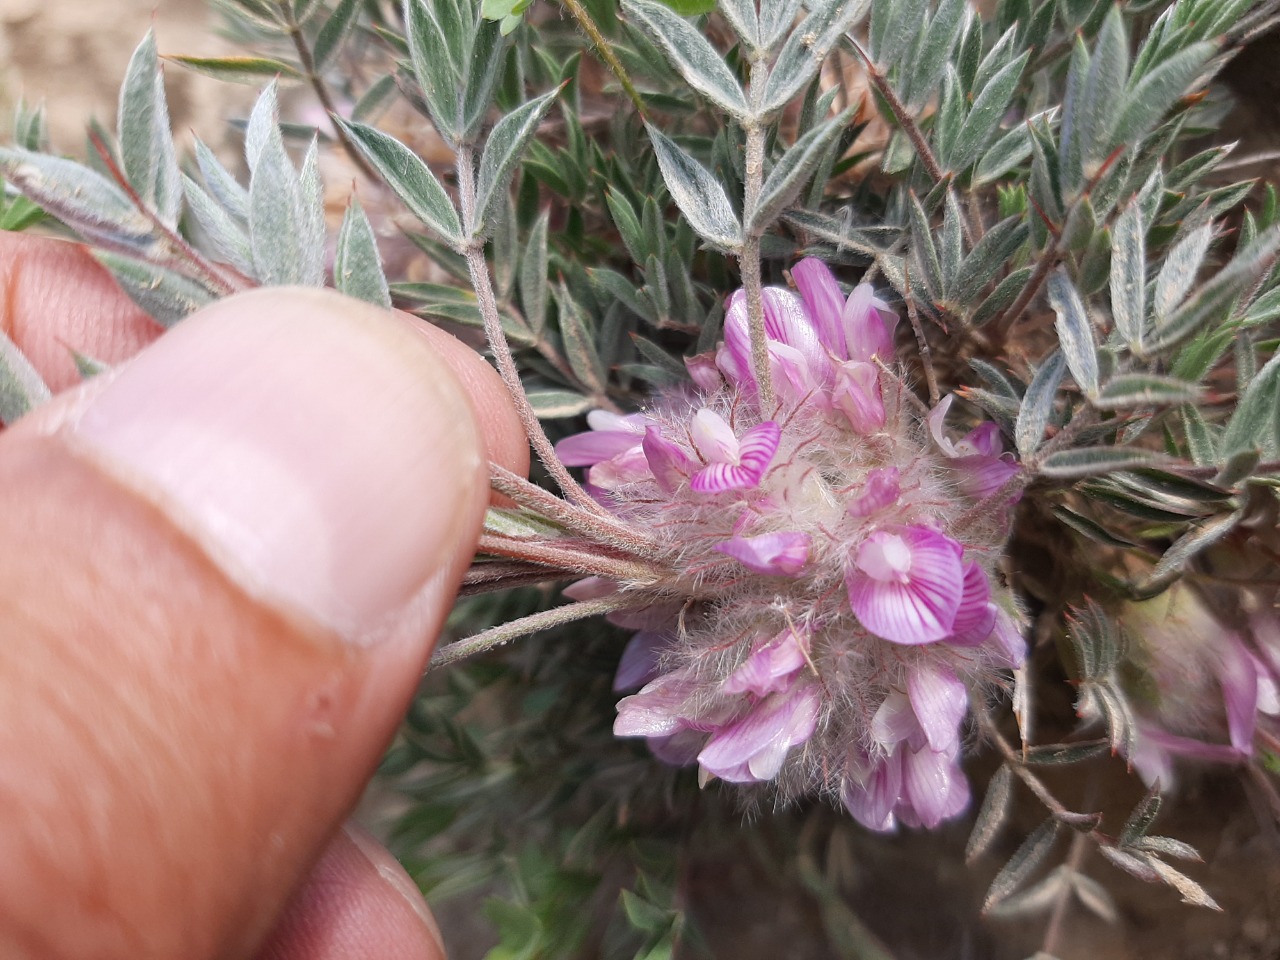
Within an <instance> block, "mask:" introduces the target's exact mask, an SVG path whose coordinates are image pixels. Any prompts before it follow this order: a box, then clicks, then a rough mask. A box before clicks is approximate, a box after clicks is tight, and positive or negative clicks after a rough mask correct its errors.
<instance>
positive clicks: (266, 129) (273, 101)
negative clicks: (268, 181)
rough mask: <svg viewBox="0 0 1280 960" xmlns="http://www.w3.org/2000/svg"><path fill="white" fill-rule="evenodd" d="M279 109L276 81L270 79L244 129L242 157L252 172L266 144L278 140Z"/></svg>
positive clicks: (255, 103) (279, 139) (280, 139)
mask: <svg viewBox="0 0 1280 960" xmlns="http://www.w3.org/2000/svg"><path fill="white" fill-rule="evenodd" d="M279 118H280V109H279V102H278V98H277V96H276V82H275V81H274V80H272V81H271V82H270V83H268V84H267V85H266V86H265V87H263V89H262V93H260V94H259V95H258V99H257V100H256V101H255V102H254V104H253V110H252V111H250V113H249V122H248V124H247V125H246V126H245V131H244V158H245V161H246V162H247V163H248V164H249V172H250V173H252V172H253V171H254V170H256V169H257V167H258V158H259V157H260V156H261V155H262V151H263V149H265V148H266V146H267V144H269V143H275V142H280V143H281V144H282V145H283V142H284V141H283V138H282V137H281V136H280V123H279Z"/></svg>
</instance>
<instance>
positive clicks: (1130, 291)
mask: <svg viewBox="0 0 1280 960" xmlns="http://www.w3.org/2000/svg"><path fill="white" fill-rule="evenodd" d="M1146 233H1147V230H1146V225H1145V224H1144V223H1143V220H1142V207H1141V205H1140V204H1139V203H1138V202H1137V200H1136V198H1135V199H1134V200H1132V201H1130V203H1129V205H1128V206H1126V207H1125V208H1124V211H1123V212H1122V213H1121V214H1120V216H1119V217H1118V218H1116V224H1115V229H1114V231H1113V232H1112V234H1111V316H1112V318H1113V319H1114V320H1115V322H1116V331H1117V332H1118V333H1119V334H1120V337H1121V339H1123V340H1124V342H1125V343H1126V344H1127V345H1128V346H1129V349H1131V350H1132V351H1133V352H1134V353H1138V354H1141V352H1142V340H1143V333H1144V329H1145V327H1146V316H1147V305H1146V293H1147V283H1146V267H1147V241H1146Z"/></svg>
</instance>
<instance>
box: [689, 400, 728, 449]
mask: <svg viewBox="0 0 1280 960" xmlns="http://www.w3.org/2000/svg"><path fill="white" fill-rule="evenodd" d="M689 436H690V438H691V439H692V440H693V445H694V447H696V448H697V450H698V453H700V454H702V456H703V458H704V459H706V460H708V461H710V462H711V463H737V462H738V457H739V444H738V438H737V437H736V436H735V435H734V432H733V427H731V426H729V423H728V421H726V420H725V418H724V417H722V416H720V414H718V413H716V412H715V411H714V410H712V409H710V408H709V407H703V408H702V409H700V410H699V411H698V412H697V413H695V414H694V415H693V419H692V420H691V421H690V423H689Z"/></svg>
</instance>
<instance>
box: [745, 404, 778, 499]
mask: <svg viewBox="0 0 1280 960" xmlns="http://www.w3.org/2000/svg"><path fill="white" fill-rule="evenodd" d="M781 439H782V431H781V430H780V429H779V428H778V425H777V424H776V423H774V422H773V421H772V420H766V421H765V422H764V423H758V424H756V425H755V426H754V427H752V428H751V429H750V430H748V431H747V432H746V434H744V435H743V437H742V452H741V453H740V454H739V456H738V462H739V463H741V464H742V465H743V467H745V468H746V469H747V470H749V471H751V472H752V474H753V475H754V476H755V478H756V483H759V482H760V480H761V479H762V478H763V477H764V474H765V471H766V470H768V469H769V464H771V463H772V462H773V455H774V454H775V453H777V452H778V443H779V441H780V440H781ZM753 486H754V484H753Z"/></svg>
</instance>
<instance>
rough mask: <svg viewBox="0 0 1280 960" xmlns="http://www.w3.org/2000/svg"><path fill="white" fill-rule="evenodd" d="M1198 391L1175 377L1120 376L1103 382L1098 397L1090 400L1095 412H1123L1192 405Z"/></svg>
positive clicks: (1147, 374)
mask: <svg viewBox="0 0 1280 960" xmlns="http://www.w3.org/2000/svg"><path fill="white" fill-rule="evenodd" d="M1199 396H1200V388H1199V387H1198V386H1197V385H1196V384H1194V383H1187V381H1185V380H1179V379H1178V378H1177V377H1164V376H1160V375H1158V374H1154V373H1121V374H1118V375H1117V376H1114V377H1112V378H1111V379H1110V380H1108V381H1107V382H1106V384H1105V385H1104V386H1103V387H1102V389H1101V390H1099V391H1098V395H1097V396H1095V397H1092V398H1091V399H1090V401H1089V402H1090V403H1092V404H1093V405H1094V406H1095V407H1097V408H1098V409H1099V410H1123V409H1125V408H1127V407H1146V406H1152V405H1155V404H1161V405H1163V404H1174V403H1187V402H1194V401H1195V400H1197V399H1198V398H1199Z"/></svg>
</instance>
